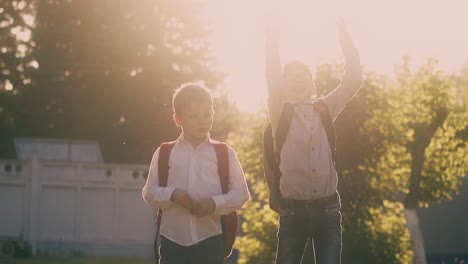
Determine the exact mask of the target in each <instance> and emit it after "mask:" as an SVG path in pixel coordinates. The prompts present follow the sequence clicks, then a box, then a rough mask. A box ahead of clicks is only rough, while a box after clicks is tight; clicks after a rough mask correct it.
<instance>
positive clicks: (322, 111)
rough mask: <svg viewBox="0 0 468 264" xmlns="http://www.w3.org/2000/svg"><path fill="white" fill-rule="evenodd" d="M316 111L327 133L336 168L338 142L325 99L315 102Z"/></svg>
mask: <svg viewBox="0 0 468 264" xmlns="http://www.w3.org/2000/svg"><path fill="white" fill-rule="evenodd" d="M314 109H315V111H317V112H318V114H319V117H320V121H321V122H322V126H323V128H325V132H326V133H327V138H328V144H329V145H330V150H331V152H332V160H333V163H334V164H335V166H336V159H337V152H336V140H335V129H334V128H333V120H332V118H331V114H330V111H329V110H328V107H327V105H326V104H325V101H324V100H323V98H319V99H317V100H316V101H315V102H314Z"/></svg>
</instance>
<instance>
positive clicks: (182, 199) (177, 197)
mask: <svg viewBox="0 0 468 264" xmlns="http://www.w3.org/2000/svg"><path fill="white" fill-rule="evenodd" d="M171 201H173V202H174V203H176V204H178V205H180V206H183V207H185V209H187V210H189V211H192V209H193V204H194V202H193V199H192V197H190V195H189V194H188V193H187V192H186V191H184V190H181V189H175V190H174V192H172V195H171Z"/></svg>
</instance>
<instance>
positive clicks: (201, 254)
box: [159, 235, 224, 264]
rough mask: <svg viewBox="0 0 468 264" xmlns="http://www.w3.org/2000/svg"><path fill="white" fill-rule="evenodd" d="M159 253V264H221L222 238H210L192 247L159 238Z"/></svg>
mask: <svg viewBox="0 0 468 264" xmlns="http://www.w3.org/2000/svg"><path fill="white" fill-rule="evenodd" d="M159 252H160V259H159V263H160V264H199V263H206V264H223V262H224V241H223V236H222V235H216V236H212V237H209V238H207V239H205V240H203V241H201V242H200V243H198V244H195V245H192V246H181V245H179V244H177V243H175V242H173V241H171V240H169V239H167V238H165V237H164V236H161V246H160V249H159Z"/></svg>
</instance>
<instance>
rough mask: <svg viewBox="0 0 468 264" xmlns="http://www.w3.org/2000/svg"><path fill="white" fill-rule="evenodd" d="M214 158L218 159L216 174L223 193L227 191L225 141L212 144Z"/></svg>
mask: <svg viewBox="0 0 468 264" xmlns="http://www.w3.org/2000/svg"><path fill="white" fill-rule="evenodd" d="M214 148H215V152H216V159H217V160H218V176H219V182H220V183H221V190H222V191H223V194H226V193H227V192H228V191H229V153H228V148H227V145H226V144H225V143H222V142H219V143H215V144H214Z"/></svg>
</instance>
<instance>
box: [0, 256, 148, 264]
mask: <svg viewBox="0 0 468 264" xmlns="http://www.w3.org/2000/svg"><path fill="white" fill-rule="evenodd" d="M0 262H1V261H0ZM6 263H8V264H152V263H154V262H153V261H152V260H148V259H130V258H119V257H35V258H29V259H21V258H19V259H18V258H15V259H10V260H8V261H7V262H6ZM2 264H3V262H2Z"/></svg>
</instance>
